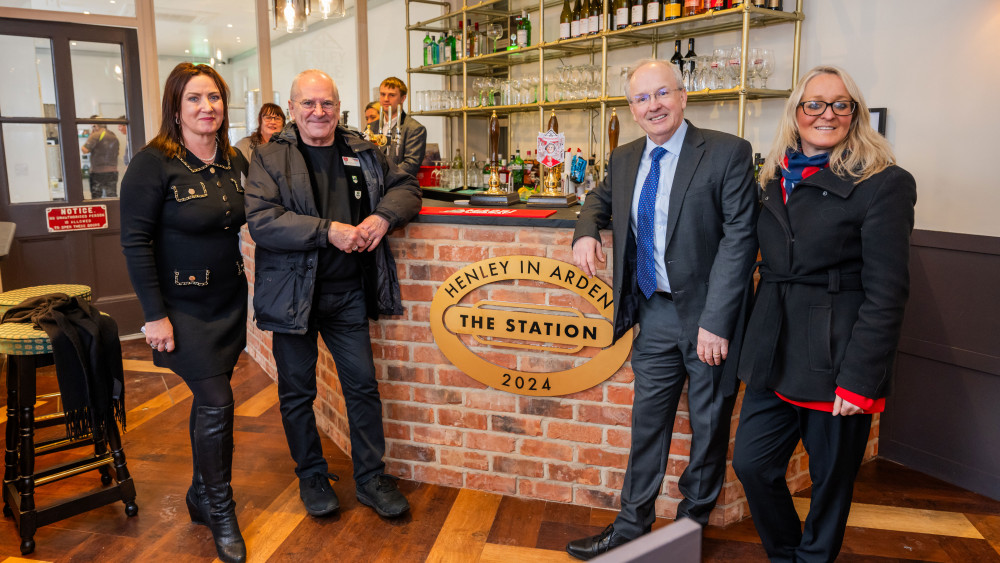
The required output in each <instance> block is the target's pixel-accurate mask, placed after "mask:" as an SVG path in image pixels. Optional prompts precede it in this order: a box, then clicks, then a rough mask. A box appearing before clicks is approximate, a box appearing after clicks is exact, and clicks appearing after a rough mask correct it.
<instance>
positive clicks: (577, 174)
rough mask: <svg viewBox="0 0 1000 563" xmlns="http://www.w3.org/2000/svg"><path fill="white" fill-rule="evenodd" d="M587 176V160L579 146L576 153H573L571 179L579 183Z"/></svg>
mask: <svg viewBox="0 0 1000 563" xmlns="http://www.w3.org/2000/svg"><path fill="white" fill-rule="evenodd" d="M586 178H587V161H586V160H584V158H583V154H582V153H581V152H580V149H579V147H577V149H576V154H574V155H573V160H571V161H570V171H569V179H570V180H573V182H575V183H577V184H579V183H582V182H583V181H584V180H585V179H586Z"/></svg>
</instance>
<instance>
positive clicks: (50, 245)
mask: <svg viewBox="0 0 1000 563" xmlns="http://www.w3.org/2000/svg"><path fill="white" fill-rule="evenodd" d="M0 52H3V53H4V58H5V63H4V64H5V67H6V68H4V74H5V76H4V78H3V80H2V81H0V221H11V222H13V223H15V224H16V225H17V230H16V237H15V239H14V243H13V245H12V247H11V252H10V256H9V257H8V258H7V260H5V261H3V262H0V280H2V283H3V289H4V290H10V289H17V288H20V287H28V286H33V285H43V284H54V283H77V284H85V285H88V286H90V287H91V288H92V290H93V303H94V305H95V306H97V307H98V308H99V309H100V310H102V311H104V312H106V313H108V314H109V315H111V316H112V317H114V319H115V320H116V321H117V322H118V329H119V332H120V333H121V334H131V333H135V332H138V330H139V327H140V326H141V325H142V323H143V319H142V311H141V309H140V307H139V302H138V299H137V298H136V296H135V292H134V291H133V289H132V285H131V284H130V283H129V278H128V272H127V270H126V267H125V258H124V256H123V255H122V252H121V244H120V240H119V234H120V224H121V223H120V211H119V205H118V194H119V188H120V186H121V178H122V176H123V174H124V170H125V166H126V165H127V163H128V161H129V158H130V157H131V155H132V154H135V153H136V152H137V151H138V150H139V149H140V148H141V147H142V146H143V145H144V144H145V133H144V124H143V117H142V94H141V89H140V81H139V47H138V39H137V34H136V31H135V30H134V29H128V28H116V27H105V26H94V25H83V24H73V23H53V22H41V21H30V20H18V19H9V18H0Z"/></svg>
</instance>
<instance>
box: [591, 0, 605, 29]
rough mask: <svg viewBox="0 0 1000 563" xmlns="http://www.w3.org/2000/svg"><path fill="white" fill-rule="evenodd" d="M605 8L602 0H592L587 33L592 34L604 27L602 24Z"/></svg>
mask: <svg viewBox="0 0 1000 563" xmlns="http://www.w3.org/2000/svg"><path fill="white" fill-rule="evenodd" d="M603 9H604V8H603V7H602V5H601V0H590V6H589V8H588V9H587V33H589V34H590V35H594V34H595V33H599V32H600V31H601V30H602V29H604V26H603V25H601V11H602V10H603Z"/></svg>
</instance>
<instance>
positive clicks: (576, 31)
mask: <svg viewBox="0 0 1000 563" xmlns="http://www.w3.org/2000/svg"><path fill="white" fill-rule="evenodd" d="M581 18H583V7H582V6H581V2H580V0H576V2H574V3H573V20H572V22H571V23H570V32H569V33H570V37H580V19H581Z"/></svg>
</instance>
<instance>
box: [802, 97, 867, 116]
mask: <svg viewBox="0 0 1000 563" xmlns="http://www.w3.org/2000/svg"><path fill="white" fill-rule="evenodd" d="M799 106H801V107H802V113H804V114H806V115H809V116H813V117H816V116H818V115H823V113H824V112H826V108H827V107H829V108H831V109H833V113H834V115H851V114H852V113H854V110H856V109H858V102H855V101H853V100H838V101H836V102H822V101H820V100H810V101H808V102H800V103H799Z"/></svg>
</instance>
